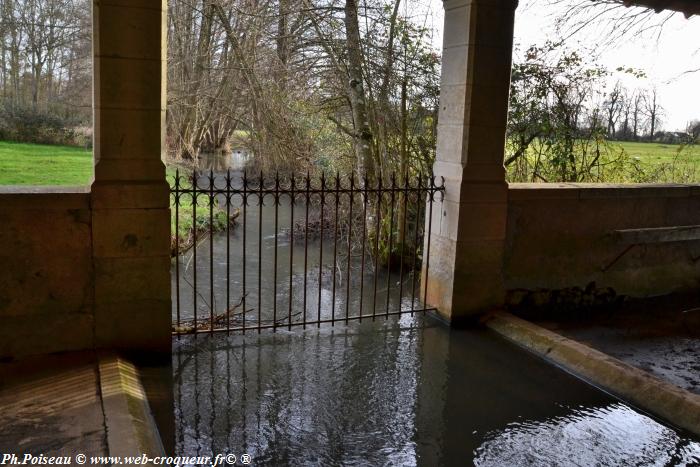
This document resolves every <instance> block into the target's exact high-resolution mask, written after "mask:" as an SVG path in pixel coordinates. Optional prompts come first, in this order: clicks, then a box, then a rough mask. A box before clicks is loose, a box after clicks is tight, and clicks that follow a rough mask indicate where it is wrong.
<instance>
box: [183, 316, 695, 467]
mask: <svg viewBox="0 0 700 467" xmlns="http://www.w3.org/2000/svg"><path fill="white" fill-rule="evenodd" d="M174 342H175V351H174V357H173V359H174V362H173V366H174V369H175V388H176V389H175V404H176V421H177V432H176V446H177V452H178V454H181V455H185V454H186V455H210V454H218V453H226V452H233V453H235V454H239V455H240V454H241V453H249V454H251V455H252V456H253V458H254V464H255V465H285V464H294V465H341V464H342V465H429V466H432V465H469V464H471V463H474V464H476V465H498V466H502V465H692V464H693V463H695V464H697V463H698V462H700V443H698V442H696V441H693V440H692V439H690V438H688V437H687V436H685V435H683V434H682V433H678V432H676V431H674V430H672V429H670V428H668V427H666V426H664V425H662V424H659V423H657V422H656V421H654V420H653V419H651V418H649V417H647V416H645V415H642V414H640V413H638V412H636V411H634V410H633V409H631V408H629V407H628V406H626V405H625V404H623V403H620V402H619V401H617V400H615V399H613V398H611V397H609V396H607V395H606V394H604V393H602V392H601V391H599V390H597V389H595V388H593V387H591V386H589V385H587V384H585V383H583V382H581V381H580V380H578V379H576V378H574V377H572V376H570V375H568V374H566V373H564V372H562V371H561V370H559V369H557V368H555V367H552V366H551V365H549V364H546V363H545V362H543V361H541V360H539V359H536V358H535V357H533V356H531V355H529V354H526V353H525V352H523V351H521V350H520V349H517V348H516V347H514V346H512V345H511V344H509V343H506V342H505V341H502V340H501V339H500V338H498V337H497V336H494V335H493V334H491V333H489V332H487V331H483V330H469V331H465V330H450V329H447V328H445V327H444V326H442V325H441V324H438V323H436V322H434V321H433V320H432V319H431V318H427V317H422V316H420V315H415V316H411V315H403V316H401V317H397V318H390V319H389V320H387V321H385V320H383V319H380V320H377V321H376V322H372V321H371V320H370V321H365V322H362V323H355V324H351V325H349V326H346V325H340V326H337V327H335V328H330V327H326V328H321V329H320V330H316V329H313V330H307V331H305V332H303V331H301V330H299V331H295V332H286V331H280V330H278V332H277V333H274V334H273V333H271V332H266V333H263V334H262V335H257V334H246V335H245V336H243V335H231V336H226V335H225V333H224V334H219V335H215V336H208V335H207V336H199V337H198V338H194V337H193V336H186V337H182V338H180V339H179V340H177V339H176V340H175V341H174Z"/></svg>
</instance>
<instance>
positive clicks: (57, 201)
mask: <svg viewBox="0 0 700 467" xmlns="http://www.w3.org/2000/svg"><path fill="white" fill-rule="evenodd" d="M0 226H1V227H0V359H7V358H17V357H22V356H25V355H31V354H43V353H51V352H58V351H66V350H77V349H86V348H92V347H93V341H94V332H93V329H94V323H93V290H94V288H93V272H92V232H91V213H90V194H89V192H88V188H84V189H74V190H65V189H63V190H62V189H56V188H51V189H43V188H42V189H29V190H27V189H22V190H18V189H16V188H14V189H13V188H9V187H3V188H0Z"/></svg>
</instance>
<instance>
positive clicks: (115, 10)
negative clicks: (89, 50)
mask: <svg viewBox="0 0 700 467" xmlns="http://www.w3.org/2000/svg"><path fill="white" fill-rule="evenodd" d="M141 3H147V2H141ZM154 6H156V8H144V6H143V4H139V5H135V6H131V5H113V4H109V2H103V1H100V2H97V3H96V4H95V9H94V11H93V17H94V18H95V21H94V29H95V34H96V37H97V38H98V39H99V40H97V41H95V55H96V56H101V57H111V58H137V59H151V60H160V59H161V57H162V51H161V44H162V42H163V40H164V38H165V36H164V34H165V31H163V30H162V28H161V24H164V23H165V21H164V17H165V14H166V12H165V10H164V9H160V8H157V6H158V5H157V2H154Z"/></svg>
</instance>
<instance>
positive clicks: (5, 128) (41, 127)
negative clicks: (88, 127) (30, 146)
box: [0, 105, 91, 147]
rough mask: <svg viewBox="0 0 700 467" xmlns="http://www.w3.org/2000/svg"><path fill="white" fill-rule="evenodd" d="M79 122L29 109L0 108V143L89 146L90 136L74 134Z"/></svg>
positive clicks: (18, 107)
mask: <svg viewBox="0 0 700 467" xmlns="http://www.w3.org/2000/svg"><path fill="white" fill-rule="evenodd" d="M77 124H78V122H76V121H73V120H72V119H71V118H69V117H62V116H59V115H56V114H52V113H49V112H44V111H41V110H37V109H33V108H31V107H22V106H11V105H5V106H2V107H0V140H6V141H16V142H19V143H34V144H56V145H63V146H83V147H87V146H90V145H91V142H90V140H91V137H90V136H91V135H88V134H86V133H85V132H84V131H78V130H76V126H77Z"/></svg>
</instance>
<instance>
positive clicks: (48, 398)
mask: <svg viewBox="0 0 700 467" xmlns="http://www.w3.org/2000/svg"><path fill="white" fill-rule="evenodd" d="M99 392H100V390H99V376H98V371H97V358H96V356H95V355H94V353H92V352H88V353H79V354H70V355H62V356H44V357H42V358H40V359H39V358H30V359H26V360H22V361H21V362H19V363H3V364H0V412H1V413H2V423H0V453H2V454H17V455H18V456H19V457H21V456H22V455H24V454H26V453H31V454H33V455H39V454H44V455H46V456H74V455H76V454H77V453H83V454H85V455H86V456H88V457H89V456H90V455H107V433H106V429H105V418H104V413H103V410H102V402H101V398H100V394H99Z"/></svg>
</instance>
